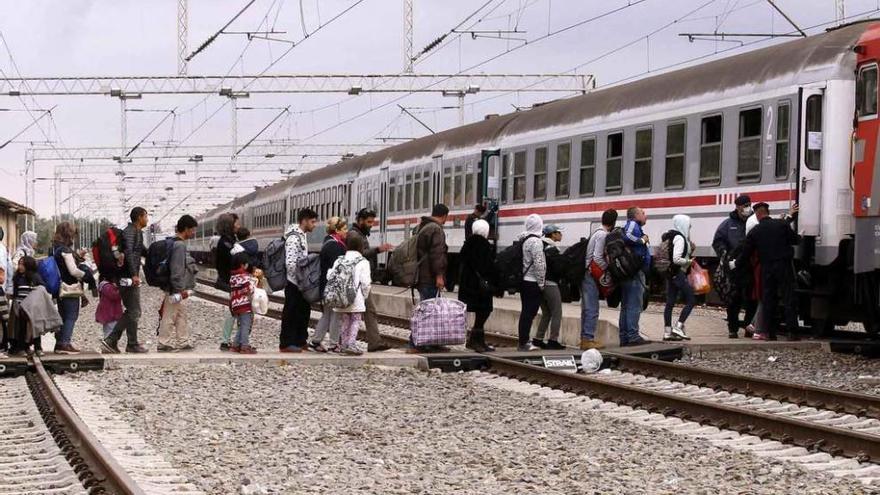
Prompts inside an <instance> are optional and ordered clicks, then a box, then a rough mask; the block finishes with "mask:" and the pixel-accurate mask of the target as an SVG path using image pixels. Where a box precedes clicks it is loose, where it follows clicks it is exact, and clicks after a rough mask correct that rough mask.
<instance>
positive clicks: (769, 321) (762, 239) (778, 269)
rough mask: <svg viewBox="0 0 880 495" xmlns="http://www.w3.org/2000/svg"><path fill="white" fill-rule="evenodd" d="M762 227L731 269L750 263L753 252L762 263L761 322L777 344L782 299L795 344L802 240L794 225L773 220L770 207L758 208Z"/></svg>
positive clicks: (747, 239)
mask: <svg viewBox="0 0 880 495" xmlns="http://www.w3.org/2000/svg"><path fill="white" fill-rule="evenodd" d="M755 216H756V217H757V218H758V225H757V226H756V227H755V228H753V229H752V230H751V232H749V235H748V236H746V240H745V242H744V243H743V248H742V252H741V253H740V254H739V257H738V258H737V259H736V260H734V261H731V262H730V264H731V265H732V266H731V268H735V267H736V266H738V265H741V266H745V265H746V264H747V263H749V260H750V259H751V257H752V253H753V252H757V253H758V261H759V262H760V263H761V307H762V308H763V309H762V311H761V313H762V315H763V321H762V322H761V324H762V328H763V331H764V332H766V333H769V335H770V340H776V323H777V322H776V321H775V320H776V309H777V308H778V307H779V297H780V294H781V295H782V304H783V306H784V310H785V325H786V330H787V331H788V336H789V338H790V339H791V340H797V329H798V319H797V301H796V300H795V293H794V289H795V276H794V265H793V261H794V246H795V245H796V244H797V243H798V241H799V240H800V238H799V236H798V235H797V234H796V233H795V232H794V230H792V228H791V225H790V222H788V221H787V220H780V219H776V218H770V206H769V205H768V204H767V203H758V204H757V205H755Z"/></svg>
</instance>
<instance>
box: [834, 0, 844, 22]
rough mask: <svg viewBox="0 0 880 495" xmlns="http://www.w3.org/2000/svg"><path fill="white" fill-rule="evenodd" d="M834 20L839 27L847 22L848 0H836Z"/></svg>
mask: <svg viewBox="0 0 880 495" xmlns="http://www.w3.org/2000/svg"><path fill="white" fill-rule="evenodd" d="M834 19H835V20H836V21H837V25H838V26H840V25H841V24H843V23H844V22H846V0H834Z"/></svg>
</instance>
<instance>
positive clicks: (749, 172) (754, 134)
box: [736, 108, 763, 182]
mask: <svg viewBox="0 0 880 495" xmlns="http://www.w3.org/2000/svg"><path fill="white" fill-rule="evenodd" d="M762 113H763V110H762V109H761V108H750V109H748V110H743V111H741V112H740V113H739V147H738V148H737V167H736V179H737V180H738V181H740V182H755V181H759V180H761V115H762Z"/></svg>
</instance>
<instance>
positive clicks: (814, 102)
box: [797, 84, 825, 237]
mask: <svg viewBox="0 0 880 495" xmlns="http://www.w3.org/2000/svg"><path fill="white" fill-rule="evenodd" d="M799 93H800V115H799V119H798V120H799V127H798V135H799V136H800V143H799V144H798V146H799V148H798V170H797V180H798V182H797V191H798V194H797V197H798V204H799V205H800V215H798V222H797V229H798V234H800V235H802V236H808V237H809V236H812V237H815V236H818V235H820V234H821V231H822V223H821V214H820V213H821V211H820V210H821V207H822V196H821V195H822V144H823V142H824V139H823V134H822V129H823V128H824V126H823V122H822V120H823V115H824V112H823V106H824V99H825V87H824V84H823V85H822V86H821V87H820V86H814V87H804V88H801V89H800V91H799Z"/></svg>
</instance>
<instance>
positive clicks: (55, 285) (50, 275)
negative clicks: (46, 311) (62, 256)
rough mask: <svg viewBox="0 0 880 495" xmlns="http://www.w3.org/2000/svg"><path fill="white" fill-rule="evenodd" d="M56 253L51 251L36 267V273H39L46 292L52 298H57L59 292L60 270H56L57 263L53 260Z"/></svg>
mask: <svg viewBox="0 0 880 495" xmlns="http://www.w3.org/2000/svg"><path fill="white" fill-rule="evenodd" d="M56 252H57V251H53V252H52V255H51V256H47V257H45V258H43V259H41V260H40V263H39V264H38V265H37V271H38V272H39V273H40V277H42V278H43V282H44V283H45V285H46V291H47V292H49V294H50V295H51V296H52V297H58V293H59V291H61V270H60V269H59V268H58V261H57V260H56V259H55V253H56Z"/></svg>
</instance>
